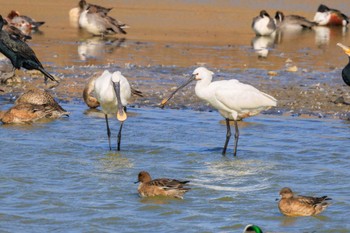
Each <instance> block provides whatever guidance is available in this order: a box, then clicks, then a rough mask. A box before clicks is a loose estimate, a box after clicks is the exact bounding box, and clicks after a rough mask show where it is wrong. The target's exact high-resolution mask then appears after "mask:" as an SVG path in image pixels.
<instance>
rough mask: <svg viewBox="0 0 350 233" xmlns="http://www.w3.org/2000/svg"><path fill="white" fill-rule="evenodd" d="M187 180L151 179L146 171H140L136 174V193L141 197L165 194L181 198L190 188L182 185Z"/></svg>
mask: <svg viewBox="0 0 350 233" xmlns="http://www.w3.org/2000/svg"><path fill="white" fill-rule="evenodd" d="M188 182H190V181H188V180H184V181H180V180H175V179H168V178H159V179H154V180H152V178H151V175H150V174H149V173H148V172H146V171H141V172H140V173H139V175H138V181H137V182H135V183H140V184H139V186H138V189H137V190H138V193H139V195H140V196H141V197H154V196H167V197H174V198H180V199H183V195H184V194H185V193H186V192H188V191H189V190H190V188H187V187H184V186H185V185H186V184H187V183H188Z"/></svg>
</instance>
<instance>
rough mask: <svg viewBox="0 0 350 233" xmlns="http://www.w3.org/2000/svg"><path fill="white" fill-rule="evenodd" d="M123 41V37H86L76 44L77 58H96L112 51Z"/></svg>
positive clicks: (84, 59)
mask: <svg viewBox="0 0 350 233" xmlns="http://www.w3.org/2000/svg"><path fill="white" fill-rule="evenodd" d="M124 42H125V38H101V37H93V38H88V39H86V40H85V41H83V42H82V43H80V44H79V45H78V54H79V58H80V60H82V61H86V60H88V59H97V58H102V57H104V56H105V54H106V53H112V52H113V50H114V49H117V48H119V47H120V46H122V44H123V43H124Z"/></svg>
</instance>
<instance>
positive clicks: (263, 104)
mask: <svg viewBox="0 0 350 233" xmlns="http://www.w3.org/2000/svg"><path fill="white" fill-rule="evenodd" d="M213 74H214V73H213V72H211V71H210V70H208V69H207V68H205V67H199V68H197V69H195V71H194V72H193V74H192V76H191V78H190V79H189V80H188V81H187V82H186V83H184V84H183V85H181V86H180V87H178V88H177V89H176V90H175V91H174V92H173V93H171V94H170V96H169V97H168V98H166V99H164V100H163V101H162V102H161V106H162V107H164V106H165V104H166V103H167V102H168V101H169V100H170V99H171V98H172V97H173V95H174V94H175V93H176V92H177V91H178V90H180V89H181V88H183V87H185V86H186V85H187V84H189V83H190V82H192V81H193V80H196V81H197V84H196V87H195V92H196V95H197V96H198V97H199V98H201V99H203V100H206V101H207V102H208V103H209V104H210V105H211V106H213V107H214V108H216V109H217V110H218V111H219V113H220V114H221V115H222V116H223V117H224V118H225V120H226V127H227V133H226V141H225V144H224V149H223V151H222V154H223V155H225V154H226V149H227V145H228V142H229V140H230V137H231V127H230V120H233V121H234V124H235V145H234V152H233V154H234V156H236V154H237V144H238V138H239V130H238V125H237V121H238V120H241V119H243V118H245V117H250V116H254V115H257V114H259V113H260V112H261V111H263V110H267V109H269V108H270V107H273V106H276V105H277V100H276V99H275V98H274V97H272V96H270V95H268V94H266V93H264V92H261V91H259V90H258V89H256V88H255V87H253V86H251V85H248V84H243V83H241V82H239V81H238V80H236V79H231V80H222V81H215V82H212V78H213Z"/></svg>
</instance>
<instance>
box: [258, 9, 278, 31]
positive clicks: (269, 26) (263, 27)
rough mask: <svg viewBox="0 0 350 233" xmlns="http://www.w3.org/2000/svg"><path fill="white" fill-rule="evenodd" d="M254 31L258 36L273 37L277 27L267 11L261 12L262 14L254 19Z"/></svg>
mask: <svg viewBox="0 0 350 233" xmlns="http://www.w3.org/2000/svg"><path fill="white" fill-rule="evenodd" d="M252 29H253V31H254V32H255V34H256V35H257V36H269V35H272V34H273V33H274V32H275V31H276V29H277V27H276V24H275V21H274V20H273V19H272V18H271V17H270V15H269V14H268V13H267V12H266V11H265V10H262V11H260V14H259V15H258V16H256V17H254V18H253V22H252Z"/></svg>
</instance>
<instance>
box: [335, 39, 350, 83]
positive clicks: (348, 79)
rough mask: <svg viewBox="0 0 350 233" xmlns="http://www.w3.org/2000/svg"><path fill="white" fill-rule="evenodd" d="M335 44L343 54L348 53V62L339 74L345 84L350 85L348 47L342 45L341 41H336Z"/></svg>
mask: <svg viewBox="0 0 350 233" xmlns="http://www.w3.org/2000/svg"><path fill="white" fill-rule="evenodd" d="M337 45H338V46H339V47H340V48H342V49H343V50H344V52H345V54H346V55H348V58H349V62H348V64H347V65H346V66H345V67H344V69H343V70H342V72H341V75H342V78H343V81H344V82H345V83H346V85H348V86H350V47H349V46H346V45H343V44H342V43H337Z"/></svg>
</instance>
